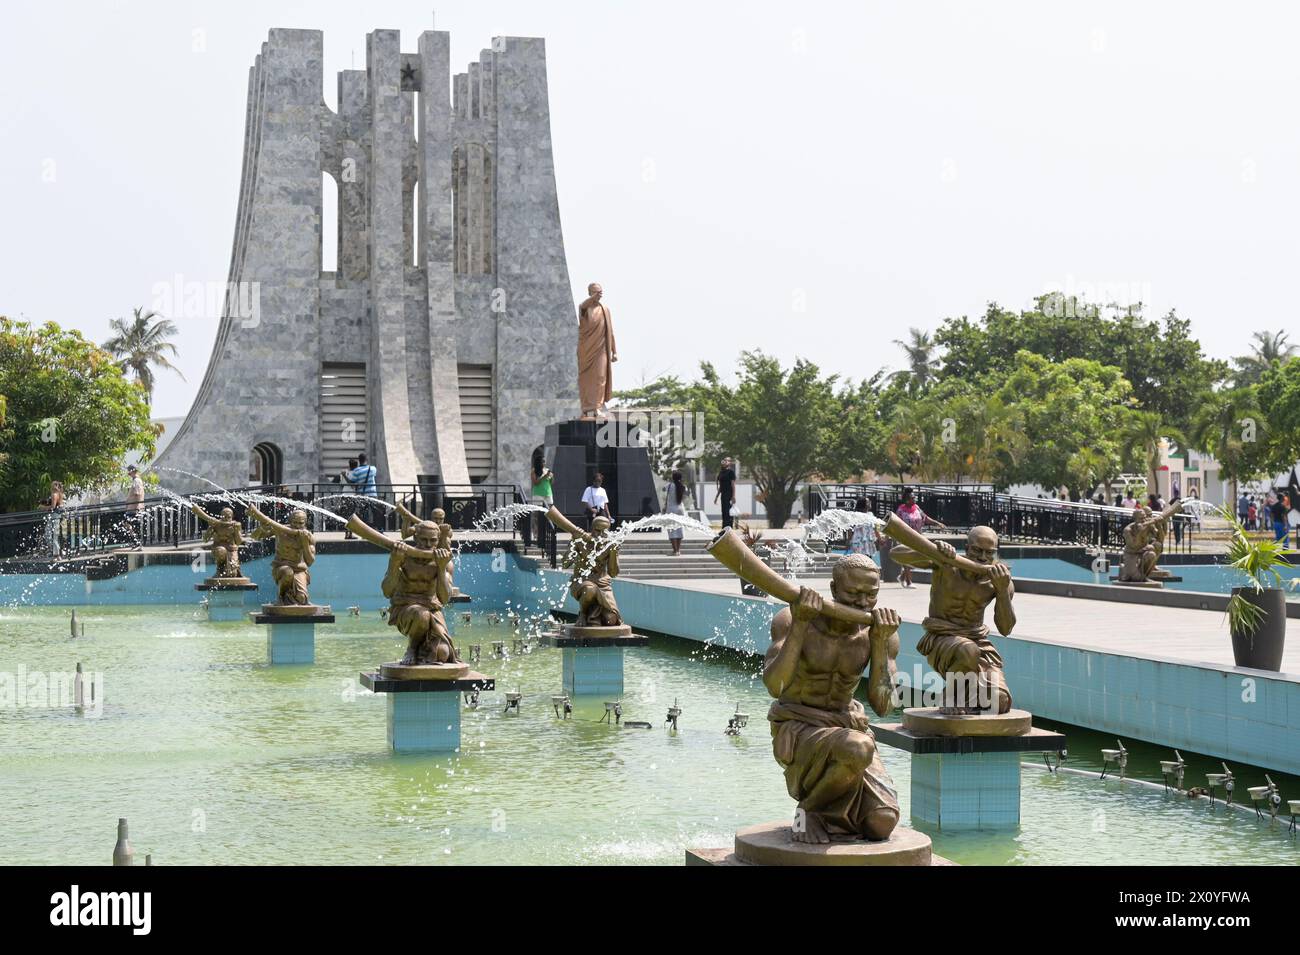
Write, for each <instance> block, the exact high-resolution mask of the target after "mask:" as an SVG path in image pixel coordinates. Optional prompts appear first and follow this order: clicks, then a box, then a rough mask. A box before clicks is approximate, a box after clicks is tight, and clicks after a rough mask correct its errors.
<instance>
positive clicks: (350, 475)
mask: <svg viewBox="0 0 1300 955" xmlns="http://www.w3.org/2000/svg"><path fill="white" fill-rule="evenodd" d="M378 477H379V469H378V468H376V467H375V466H374V465H373V464H371V463H370V461H369V459H368V458H367V457H366V455H365V454H364V453H363V454H358V455H357V466H356V467H354V468H353V469H352V470H351V471H348V472H346V473H345V474H344V478H345V479H346V480H347V482H348V483H349V484H351V485H352V486H353V487H355V488H356V489H357V493H358V494H360V495H361V496H362V497H370V498H378V497H379V484H378V483H377V480H378ZM357 510H358V511H361V512H364V513H362V514H361V519H362V520H363V521H365V522H366V523H367V524H369V525H370V526H371V527H373V526H374V525H375V511H374V505H373V504H371V503H370V502H369V501H364V502H362V503H361V504H360V505H359V506H358V507H357Z"/></svg>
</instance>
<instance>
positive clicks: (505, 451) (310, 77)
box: [158, 29, 578, 487]
mask: <svg viewBox="0 0 1300 955" xmlns="http://www.w3.org/2000/svg"><path fill="white" fill-rule="evenodd" d="M323 42H324V38H323V36H322V34H321V33H320V32H319V31H314V30H286V29H275V30H271V31H270V35H269V37H268V38H267V41H266V42H265V43H264V44H263V45H262V50H261V53H260V54H258V56H257V57H256V58H255V60H254V63H253V66H252V69H251V70H250V71H249V84H248V100H247V119H246V123H245V134H244V152H243V175H242V181H241V185H240V190H239V200H238V207H237V211H236V215H235V236H234V246H233V250H232V256H231V265H230V273H229V281H228V283H227V286H226V297H225V307H224V309H223V314H222V316H221V320H220V325H219V328H218V331H217V337H216V342H215V345H214V347H213V351H212V357H211V359H210V361H209V364H208V369H207V373H206V375H205V376H204V379H203V383H202V385H201V387H200V389H199V394H198V397H197V398H196V399H195V402H194V406H193V407H192V408H191V409H190V412H189V415H188V416H187V417H186V419H185V422H184V424H183V425H182V426H181V427H180V429H179V431H178V432H177V433H176V436H175V438H174V439H173V441H172V442H171V444H170V445H169V446H168V447H167V449H166V450H165V451H164V453H163V454H162V456H161V457H160V459H159V462H158V463H159V465H161V466H162V467H167V468H180V469H184V470H186V471H191V472H195V473H198V474H202V475H204V476H205V477H208V478H209V479H211V480H213V481H216V482H217V483H219V484H222V485H224V486H227V487H229V486H235V485H240V484H244V483H245V482H246V481H250V480H251V481H254V482H260V483H291V482H306V481H322V480H328V479H329V477H330V476H331V475H333V474H336V473H337V472H338V471H339V470H340V469H341V468H342V467H343V465H344V464H345V462H346V460H347V459H348V458H349V457H355V456H356V455H357V454H358V453H359V452H362V451H365V452H367V453H368V454H369V456H370V462H371V463H372V464H375V465H376V466H377V467H378V469H379V480H380V482H381V483H414V482H415V481H416V480H417V475H419V474H429V475H432V474H436V475H440V476H441V479H442V480H443V481H444V482H447V483H468V482H469V481H470V480H471V479H473V480H484V481H487V482H489V483H491V482H501V483H518V484H520V485H523V486H527V482H528V473H529V460H530V458H529V456H530V452H531V451H532V449H533V448H534V447H535V446H536V445H538V444H539V443H541V440H542V435H543V429H544V428H545V426H546V425H547V424H549V423H551V422H553V421H556V420H560V419H564V418H567V417H569V416H571V415H572V414H573V412H574V409H575V408H576V407H577V403H578V402H577V399H578V394H577V361H576V346H577V326H576V324H575V322H574V318H573V316H574V302H573V297H572V292H571V287H570V285H569V272H568V266H567V264H566V261H565V255H564V242H563V237H562V234H561V230H560V214H559V204H558V200H557V197H556V186H555V168H554V162H553V159H552V154H551V131H550V108H549V103H548V94H547V79H546V49H545V43H544V41H543V40H541V39H537V38H527V37H497V38H495V39H493V41H492V45H491V47H490V48H489V49H486V50H483V51H482V52H481V53H480V54H479V58H478V61H477V62H473V63H470V64H469V68H468V70H467V71H466V72H464V73H460V74H457V75H456V76H455V77H454V78H453V77H452V76H451V61H450V53H449V50H450V35H449V34H448V33H445V32H439V31H426V32H424V33H422V34H420V37H419V40H418V42H417V50H416V52H413V53H404V52H402V49H401V44H400V40H399V36H398V32H397V31H396V30H376V31H375V32H373V33H371V34H369V35H368V37H367V41H366V49H365V60H366V68H365V69H355V70H344V71H342V72H341V73H339V74H338V98H337V103H338V109H337V111H335V110H334V109H331V108H330V107H329V106H327V105H326V104H325V102H324V99H323V95H322V83H323V73H322V61H323V55H322V50H323ZM325 189H329V190H337V193H338V232H337V235H335V234H331V235H322V231H323V230H322V211H323V208H324V207H323V201H322V197H323V195H324V190H325ZM323 243H329V244H332V245H335V246H336V247H337V263H338V264H337V270H336V271H332V272H324V271H322V268H321V263H322V244H323ZM162 475H163V476H164V479H165V481H167V482H168V483H171V484H172V485H174V486H178V487H184V486H185V485H184V482H183V481H181V480H180V479H179V478H178V476H177V475H176V474H174V473H169V472H167V471H163V472H162Z"/></svg>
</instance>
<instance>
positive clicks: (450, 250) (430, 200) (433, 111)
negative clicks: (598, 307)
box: [417, 30, 469, 484]
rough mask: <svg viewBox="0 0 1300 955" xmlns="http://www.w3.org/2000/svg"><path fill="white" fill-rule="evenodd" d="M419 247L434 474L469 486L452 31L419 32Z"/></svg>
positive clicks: (450, 481) (444, 479)
mask: <svg viewBox="0 0 1300 955" xmlns="http://www.w3.org/2000/svg"><path fill="white" fill-rule="evenodd" d="M419 46H420V83H421V86H420V115H419V117H418V123H419V133H418V135H417V138H418V140H419V146H420V209H419V210H418V211H419V215H420V245H421V246H422V254H421V258H422V259H423V261H424V274H425V279H426V284H427V304H428V310H429V341H428V348H429V361H430V364H431V365H432V372H433V374H432V395H431V400H432V402H433V428H434V444H435V446H436V448H437V456H438V460H437V464H436V467H437V473H438V474H440V475H441V476H442V479H443V481H445V482H446V483H448V484H468V483H469V470H468V469H467V467H466V464H465V439H464V436H463V434H462V433H461V421H460V389H459V378H458V371H459V359H458V350H457V347H456V345H457V335H456V282H455V276H454V274H453V263H452V258H453V255H454V251H455V239H454V231H453V225H452V206H451V165H452V149H453V146H452V141H451V100H450V97H449V93H450V88H449V85H448V84H449V80H450V76H451V35H450V34H449V33H446V32H442V31H433V30H426V31H425V32H424V33H421V34H420V41H419Z"/></svg>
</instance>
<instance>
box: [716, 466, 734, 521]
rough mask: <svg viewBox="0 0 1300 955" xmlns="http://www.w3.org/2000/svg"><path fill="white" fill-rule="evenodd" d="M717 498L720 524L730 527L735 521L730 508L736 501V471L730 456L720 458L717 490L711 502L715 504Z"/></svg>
mask: <svg viewBox="0 0 1300 955" xmlns="http://www.w3.org/2000/svg"><path fill="white" fill-rule="evenodd" d="M719 498H721V499H722V526H723V527H731V526H733V524H734V523H735V519H734V518H733V517H732V516H731V508H732V506H733V505H734V504H735V503H736V471H735V469H734V468H733V467H732V461H731V458H723V459H722V470H720V471H719V472H718V490H717V493H715V494H714V495H713V503H714V504H717V503H718V499H719Z"/></svg>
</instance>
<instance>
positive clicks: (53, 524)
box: [37, 481, 63, 558]
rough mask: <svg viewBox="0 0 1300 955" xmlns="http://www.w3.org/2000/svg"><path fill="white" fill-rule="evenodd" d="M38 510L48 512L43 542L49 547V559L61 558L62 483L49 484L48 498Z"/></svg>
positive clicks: (38, 506)
mask: <svg viewBox="0 0 1300 955" xmlns="http://www.w3.org/2000/svg"><path fill="white" fill-rule="evenodd" d="M37 509H38V510H42V511H49V512H50V516H49V517H48V518H47V519H46V521H45V542H46V544H48V545H49V548H50V556H51V557H55V558H58V557H61V556H62V545H61V543H60V540H59V530H60V525H61V524H62V523H63V518H62V517H60V516H59V512H60V511H62V510H63V482H62V481H51V482H50V496H49V497H47V498H46V499H45V500H43V501H41V502H40V504H38V505H37Z"/></svg>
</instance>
